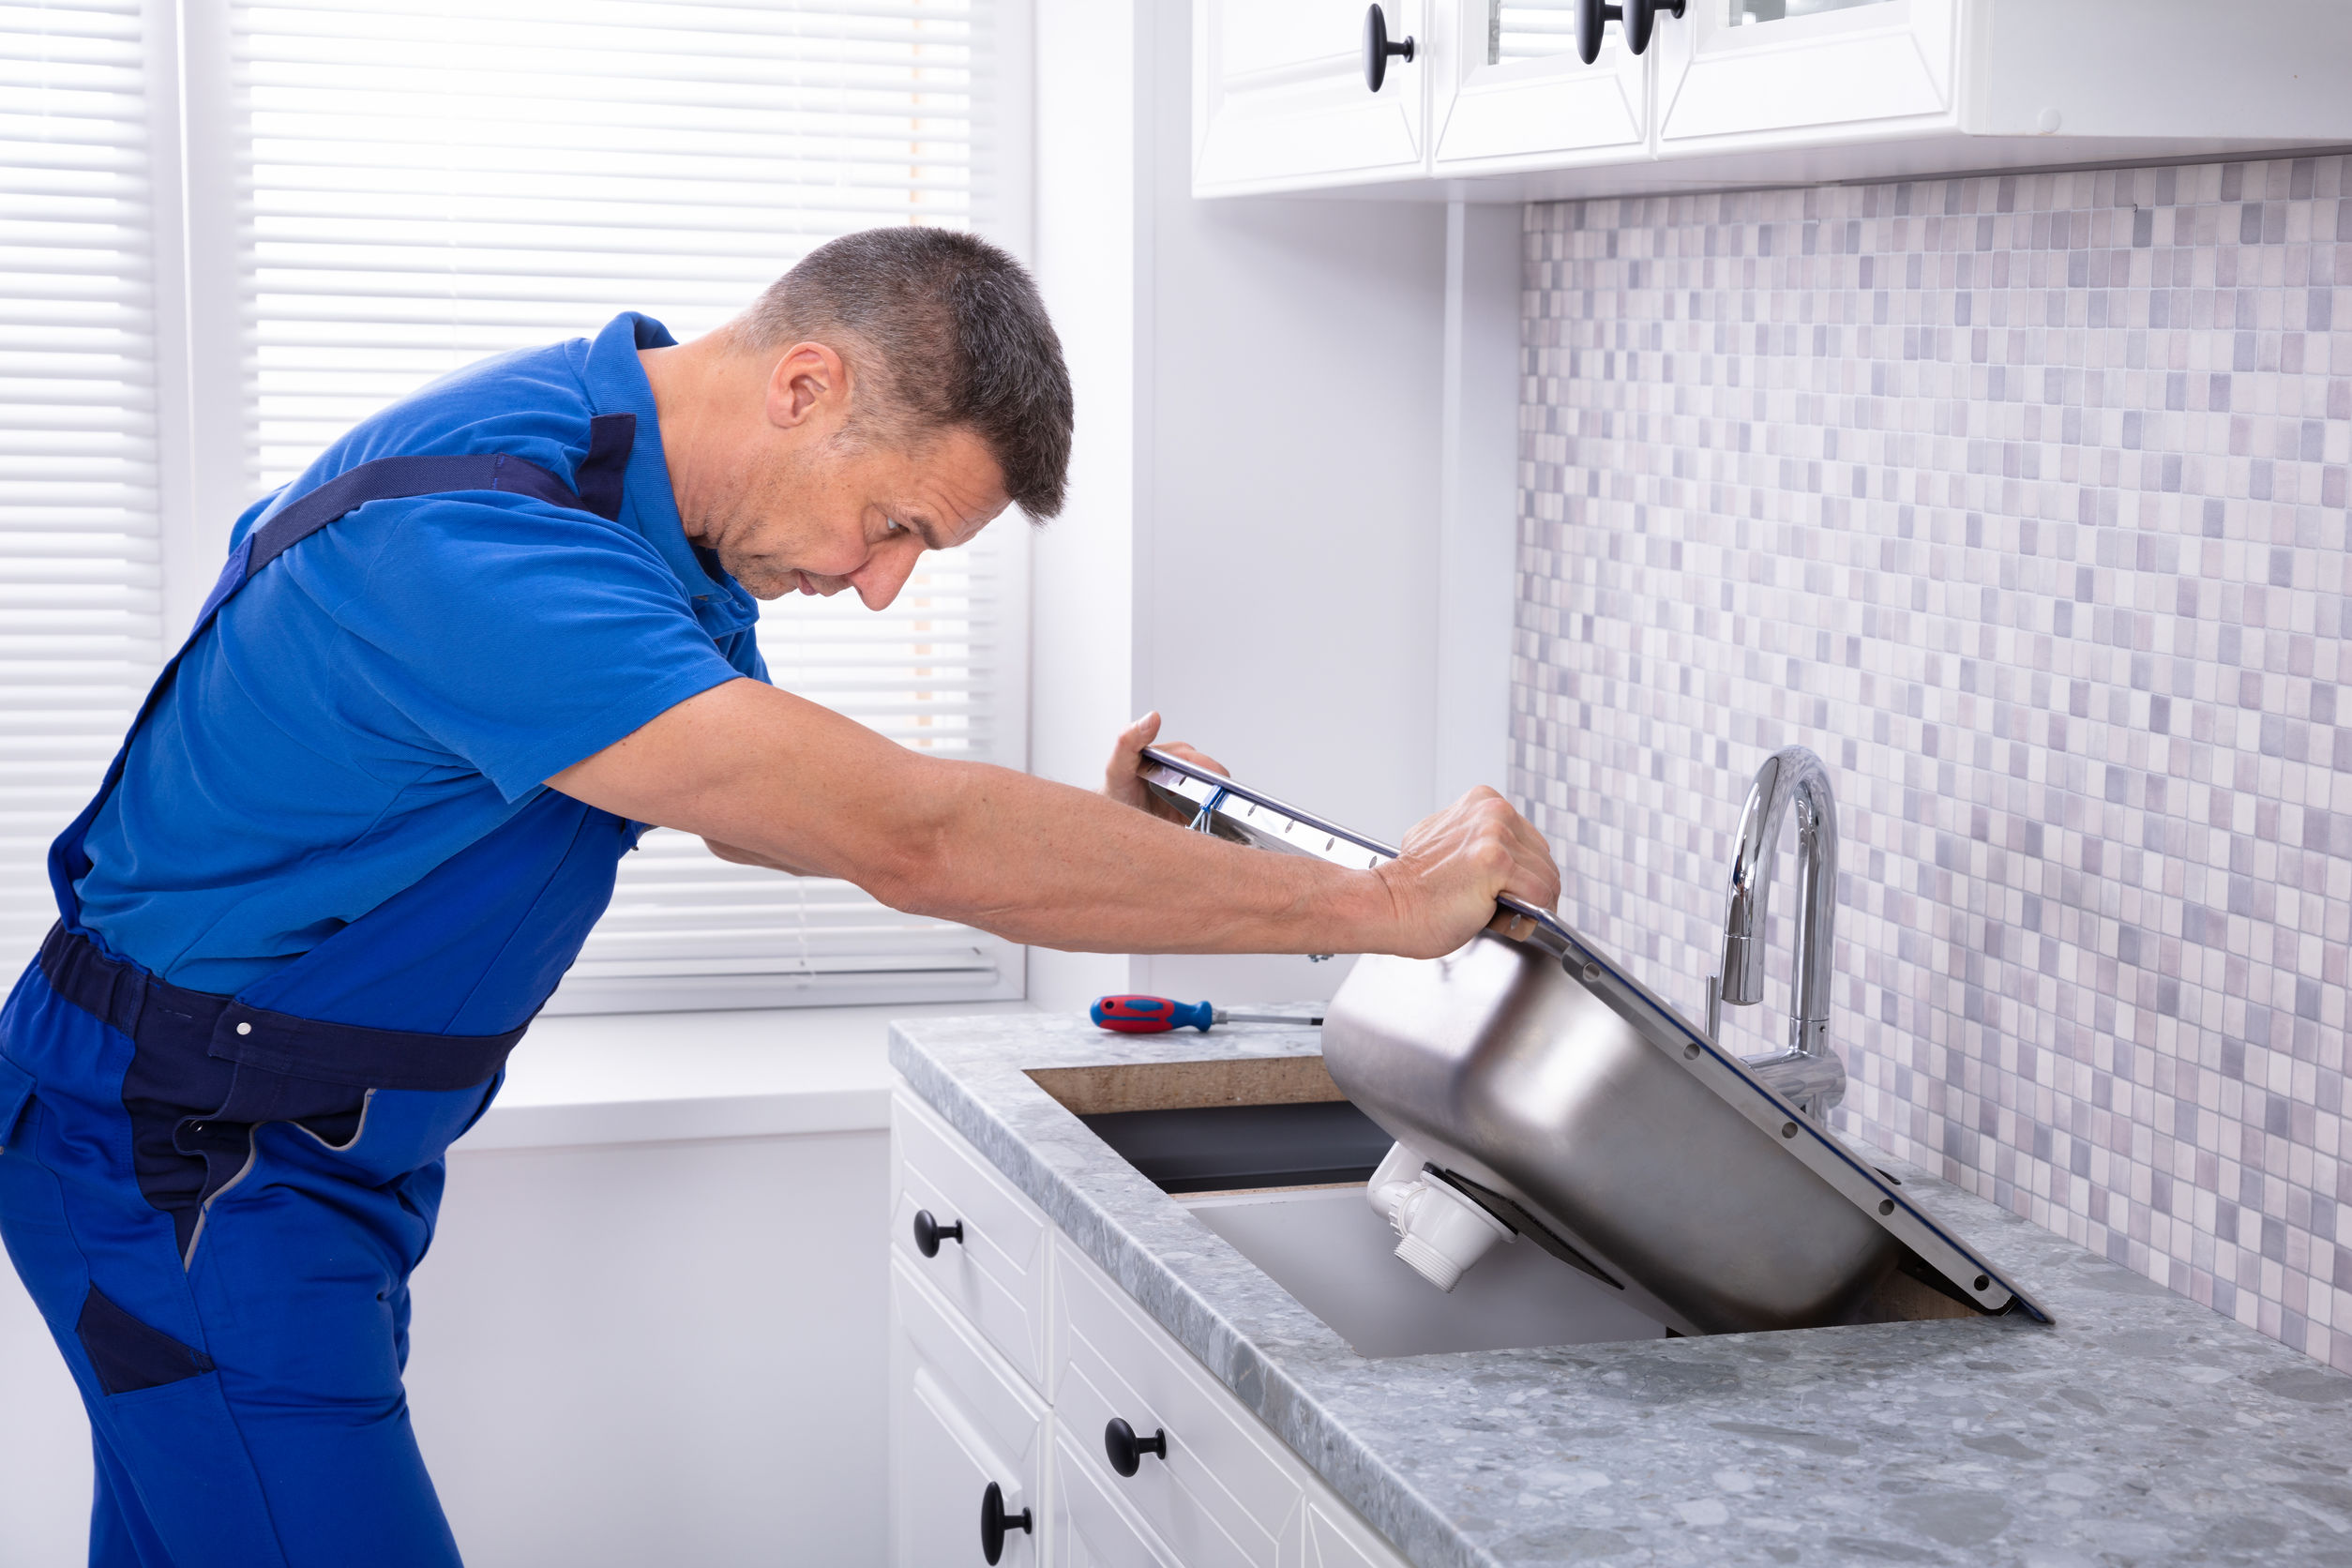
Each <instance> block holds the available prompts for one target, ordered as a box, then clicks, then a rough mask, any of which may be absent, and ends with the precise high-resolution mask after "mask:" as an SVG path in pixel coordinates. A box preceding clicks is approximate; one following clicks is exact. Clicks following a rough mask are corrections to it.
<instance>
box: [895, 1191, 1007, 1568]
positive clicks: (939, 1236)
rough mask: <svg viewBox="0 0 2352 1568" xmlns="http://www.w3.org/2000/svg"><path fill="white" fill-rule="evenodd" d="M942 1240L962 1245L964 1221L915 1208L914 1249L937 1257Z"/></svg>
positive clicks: (927, 1256)
mask: <svg viewBox="0 0 2352 1568" xmlns="http://www.w3.org/2000/svg"><path fill="white" fill-rule="evenodd" d="M942 1242H954V1243H955V1244H957V1246H961V1245H963V1242H964V1222H963V1221H962V1220H957V1222H956V1223H955V1224H953V1225H942V1224H941V1223H940V1222H939V1221H937V1220H935V1219H933V1218H932V1217H931V1211H930V1210H928V1209H917V1210H916V1211H915V1212H914V1250H915V1251H917V1252H919V1253H921V1254H922V1255H923V1256H924V1257H926V1258H937V1257H938V1256H939V1244H940V1243H942ZM988 1560H989V1561H990V1562H994V1561H995V1560H996V1559H994V1558H990V1559H988Z"/></svg>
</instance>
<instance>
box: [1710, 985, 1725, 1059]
mask: <svg viewBox="0 0 2352 1568" xmlns="http://www.w3.org/2000/svg"><path fill="white" fill-rule="evenodd" d="M1707 1043H1708V1044H1709V1045H1711V1046H1712V1045H1720V1044H1722V1043H1723V976H1722V975H1721V974H1711V975H1709V976H1708V977H1707Z"/></svg>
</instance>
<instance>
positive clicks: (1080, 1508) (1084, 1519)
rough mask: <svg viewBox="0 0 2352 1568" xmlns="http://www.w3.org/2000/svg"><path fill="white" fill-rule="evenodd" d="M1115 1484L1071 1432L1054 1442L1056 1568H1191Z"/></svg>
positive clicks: (1054, 1542) (1054, 1563) (1053, 1550)
mask: <svg viewBox="0 0 2352 1568" xmlns="http://www.w3.org/2000/svg"><path fill="white" fill-rule="evenodd" d="M1114 1485H1118V1483H1117V1481H1116V1480H1115V1479H1114V1478H1113V1477H1112V1476H1111V1475H1110V1474H1109V1473H1108V1471H1106V1470H1104V1469H1103V1467H1102V1465H1101V1464H1100V1463H1099V1462H1096V1463H1093V1464H1090V1463H1088V1462H1087V1458H1086V1455H1084V1454H1082V1453H1080V1452H1079V1451H1078V1448H1077V1447H1076V1446H1075V1445H1074V1442H1073V1439H1072V1435H1071V1434H1070V1433H1068V1432H1063V1433H1062V1434H1060V1435H1059V1436H1057V1437H1056V1438H1055V1439H1054V1442H1053V1545H1052V1547H1051V1550H1052V1552H1053V1559H1052V1562H1053V1568H1188V1565H1187V1564H1184V1563H1181V1562H1179V1561H1177V1560H1176V1559H1174V1558H1172V1557H1170V1556H1169V1555H1168V1551H1167V1549H1166V1548H1165V1547H1163V1546H1161V1545H1160V1544H1159V1543H1158V1542H1156V1541H1154V1540H1153V1539H1152V1532H1151V1531H1150V1530H1146V1529H1144V1528H1143V1526H1142V1524H1141V1523H1139V1522H1138V1520H1137V1519H1136V1517H1135V1515H1132V1514H1130V1513H1129V1512H1128V1511H1127V1509H1126V1506H1125V1505H1124V1504H1123V1503H1122V1502H1120V1501H1119V1500H1117V1499H1116V1498H1114V1497H1113V1496H1112V1495H1111V1490H1110V1488H1111V1487H1112V1486H1114ZM1349 1568H1353V1565H1352V1564H1350V1565H1349Z"/></svg>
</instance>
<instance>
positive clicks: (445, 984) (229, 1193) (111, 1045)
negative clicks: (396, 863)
mask: <svg viewBox="0 0 2352 1568" xmlns="http://www.w3.org/2000/svg"><path fill="white" fill-rule="evenodd" d="M634 437H635V422H634V418H633V416H631V415H602V416H599V417H597V418H596V419H595V420H594V421H592V424H591V434H590V442H589V449H588V455H587V457H586V459H585V460H583V461H582V462H581V463H580V467H579V469H578V471H577V473H576V474H575V475H574V479H575V482H576V484H577V490H574V488H573V487H572V486H567V485H566V484H565V483H564V482H563V481H562V480H560V479H558V478H556V477H555V476H554V475H551V474H550V473H548V472H547V471H545V470H544V469H541V468H538V467H535V466H534V465H533V464H531V463H529V462H527V461H524V460H521V459H519V458H513V457H500V456H462V457H408V458H397V457H396V458H385V459H380V460H376V461H373V462H369V463H363V464H361V465H360V466H358V467H355V468H353V469H351V470H349V471H347V472H346V473H344V474H342V475H339V476H338V477H336V478H334V479H330V480H328V481H327V482H325V483H324V484H322V485H320V486H318V487H317V488H316V489H314V490H310V491H309V493H307V494H305V495H303V496H301V497H299V498H298V499H296V500H294V501H293V502H292V503H291V504H288V505H284V506H283V507H282V508H281V509H280V510H279V512H278V513H277V514H276V515H275V516H274V517H272V518H270V519H269V520H267V521H266V522H264V523H263V524H262V525H261V526H260V527H258V528H257V529H255V530H254V532H252V533H251V534H250V535H248V536H247V538H246V539H245V540H244V541H243V542H242V543H241V544H240V545H239V546H238V548H237V549H236V550H234V552H233V553H232V555H231V557H230V559H229V563H228V566H227V568H226V570H224V571H223V573H222V574H221V578H220V580H219V584H218V585H216V586H215V588H214V589H213V592H212V596H211V597H210V598H209V599H208V600H207V601H206V603H205V605H204V610H203V611H201V612H200V614H199V615H198V617H197V622H196V627H195V630H194V631H192V632H191V633H190V634H189V637H188V644H187V645H184V646H183V647H182V649H181V652H180V653H179V654H178V655H175V656H173V661H172V663H171V664H169V665H167V666H166V667H165V668H164V671H163V673H162V675H161V677H160V678H159V679H158V681H157V683H156V686H155V688H154V690H153V691H152V692H150V693H149V695H148V697H147V701H146V703H145V705H144V706H143V708H142V709H141V712H140V716H139V718H138V720H137V721H135V722H134V723H133V725H132V729H131V734H132V735H136V734H137V733H138V732H139V727H140V725H141V724H143V723H144V722H145V721H146V719H147V717H148V716H149V715H150V714H152V713H153V712H154V711H155V708H156V705H157V703H158V701H159V700H160V699H161V697H162V695H163V693H164V692H165V690H166V688H167V687H169V686H170V685H171V682H172V679H173V671H175V670H176V669H177V668H178V665H179V662H180V660H181V658H183V657H185V656H187V653H188V647H190V646H193V645H194V643H195V642H196V640H197V639H198V638H200V637H202V636H204V632H205V629H206V627H207V626H210V625H211V623H212V621H213V619H214V617H215V616H216V615H217V614H218V613H219V609H220V607H221V606H222V605H223V604H224V603H226V602H227V601H228V600H229V599H230V598H231V597H233V596H234V595H236V593H237V592H238V591H239V590H240V589H242V588H243V587H244V586H245V585H246V584H247V583H249V582H250V581H251V580H253V578H254V576H255V575H256V574H257V573H260V572H262V571H264V570H265V569H266V568H267V567H268V565H269V564H270V563H271V562H272V561H273V560H275V559H276V558H277V557H278V556H279V554H280V553H282V552H283V551H285V550H288V549H291V548H294V547H295V546H297V545H298V544H299V542H300V541H301V540H302V539H304V538H306V537H308V536H309V535H311V534H314V533H315V532H317V531H318V530H319V529H322V528H324V527H327V526H329V525H330V524H332V523H333V522H335V521H336V520H338V519H339V518H340V517H342V516H343V515H345V514H346V513H348V512H350V511H352V510H353V509H354V508H356V507H357V506H359V505H362V504H364V503H366V502H369V501H371V500H379V499H388V498H393V497H403V496H418V495H438V494H445V493H451V492H464V491H482V490H507V491H521V492H523V493H526V494H529V495H532V496H535V497H537V498H538V499H540V500H543V501H546V502H549V503H550V504H551V505H560V506H565V507H573V508H581V509H585V510H590V511H594V512H596V513H597V514H598V515H599V516H601V517H604V518H607V519H610V518H612V517H614V516H615V515H616V514H617V512H618V509H619V506H620V500H621V474H622V472H623V469H624V467H625V466H626V460H627V456H628V452H629V449H630V446H631V445H632V444H633V441H634ZM129 746H130V741H129V738H128V737H126V739H125V741H124V747H123V751H122V752H121V753H118V754H117V755H116V757H115V760H114V763H113V767H112V769H110V771H109V772H108V774H107V776H106V780H105V782H104V784H102V785H101V786H100V788H99V790H98V796H97V798H96V799H94V800H93V801H92V802H91V803H90V805H89V807H87V808H85V809H84V810H83V813H82V815H81V816H80V818H78V819H77V820H76V821H75V822H74V823H73V824H72V826H70V827H68V829H67V830H66V832H65V834H64V835H63V836H62V837H59V838H58V840H57V841H56V844H55V845H54V847H53V849H52V851H51V852H50V877H51V881H52V882H53V885H54V887H55V890H56V894H57V901H58V907H59V911H60V918H59V921H58V924H57V926H56V927H54V928H53V930H52V932H51V934H50V936H49V938H48V940H47V942H44V943H43V945H42V948H41V952H40V955H39V957H38V959H37V961H36V962H35V963H34V964H33V965H32V966H31V967H30V968H28V969H27V971H26V972H25V973H24V975H23V979H22V980H20V981H19V983H18V985H17V987H16V989H15V991H14V992H13V993H12V994H11V995H10V997H9V999H8V1004H7V1008H6V1011H5V1013H0V1235H5V1237H6V1240H7V1244H8V1252H9V1254H10V1256H11V1258H12V1259H13V1260H14V1261H15V1264H16V1267H17V1270H18V1272H19V1274H21V1275H22V1276H23V1279H24V1281H25V1283H26V1285H27V1287H28V1288H29V1289H30V1290H31V1291H32V1294H33V1296H34V1299H35V1301H36V1302H37V1304H38V1306H39V1308H40V1311H41V1314H42V1316H43V1317H44V1318H45V1319H47V1320H48V1323H49V1326H50V1329H51V1332H52V1333H53V1334H54V1335H55V1337H56V1340H57V1344H58V1346H59V1348H60V1349H62V1350H63V1351H64V1352H65V1356H66V1360H67V1362H68V1364H69V1365H70V1366H71V1368H72V1371H73V1376H74V1379H75V1380H76V1381H77V1382H78V1383H79V1384H80V1386H81V1390H82V1395H83V1400H84V1401H85V1402H86V1404H87V1406H88V1409H89V1414H90V1424H91V1427H92V1430H93V1433H94V1436H95V1446H96V1453H97V1470H98V1478H97V1495H96V1503H95V1507H94V1510H93V1515H92V1524H91V1545H90V1560H91V1562H92V1563H93V1564H98V1565H102V1568H129V1565H134V1564H135V1565H138V1568H161V1565H166V1564H168V1565H171V1568H268V1565H275V1564H286V1565H291V1568H309V1565H312V1564H320V1565H324V1564H334V1565H337V1568H367V1565H371V1564H384V1565H386V1568H391V1565H395V1564H397V1565H400V1568H429V1565H442V1564H455V1563H456V1562H458V1560H459V1558H458V1550H457V1545H456V1543H455V1542H454V1540H453V1539H452V1538H451V1536H450V1533H449V1528H448V1525H447V1523H446V1522H445V1519H444V1517H443V1515H442V1512H441V1507H440V1504H439V1502H438V1500H436V1498H435V1497H434V1494H433V1489H432V1483H431V1481H430V1479H429V1478H428V1477H427V1475H426V1473H425V1468H424V1464H423V1461H422V1460H421V1458H420V1457H419V1455H418V1453H417V1448H416V1442H415V1437H414V1435H413V1434H412V1432H411V1429H410V1425H409V1419H408V1410H407V1405H406V1403H405V1400H404V1397H403V1395H402V1391H401V1385H400V1374H401V1369H402V1366H403V1364H404V1363H405V1361H406V1358H407V1328H408V1313H409V1297H408V1284H407V1281H408V1276H409V1273H410V1271H411V1270H412V1269H413V1268H414V1267H415V1265H416V1263H417V1262H418V1260H419V1259H421V1258H422V1257H423V1256H424V1252H425V1248H426V1244H427V1243H428V1242H429V1241H430V1237H431V1233H432V1225H433V1217H434V1214H435V1212H436V1209H437V1207H438V1204H439V1201H440V1198H441V1188H442V1179H443V1159H442V1156H443V1153H444V1152H445V1150H446V1149H447V1147H448V1145H449V1143H450V1141H451V1140H452V1139H453V1138H456V1137H457V1136H458V1135H459V1134H460V1133H461V1132H463V1131H464V1130H465V1129H466V1128H467V1127H468V1126H469V1125H471V1124H472V1123H473V1122H474V1121H475V1119H476V1118H477V1117H479V1116H480V1115H481V1114H482V1112H483V1111H484V1110H485V1109H486V1108H488V1107H489V1105H490V1099H491V1097H492V1096H493V1095H494V1094H495V1093H497V1090H498V1084H499V1081H500V1078H501V1076H502V1074H503V1071H504V1064H505V1058H506V1053H507V1051H508V1050H509V1049H510V1048H512V1047H513V1045H514V1043H515V1042H516V1040H518V1039H519V1038H520V1036H521V1033H522V1032H523V1030H524V1028H525V1027H526V1026H527V1025H528V1024H529V1022H530V1020H531V1018H532V1017H533V1015H534V1014H535V1013H536V1012H537V1011H538V1009H539V1007H540V1005H541V1004H542V1003H544V1002H545V1001H546V1000H547V997H548V995H549V993H550V992H551V991H552V990H553V989H554V988H555V985H556V983H557V981H559V980H560V979H561V978H562V977H563V974H564V972H565V969H566V968H567V967H568V966H569V965H570V963H571V961H572V959H573V957H575V956H576V955H577V954H578V952H579V950H580V943H581V942H582V941H583V940H584V939H585V938H586V936H587V933H588V930H589V927H591V926H593V925H594V924H595V923H596V917H597V916H598V915H599V914H600V913H602V912H603V910H604V906H605V904H606V903H607V901H608V900H609V899H610V897H611V889H612V882H613V874H614V868H615V867H616V865H617V863H618V861H619V859H620V857H621V855H622V854H623V853H624V852H626V851H627V850H628V849H629V848H630V847H631V845H632V844H633V843H634V842H635V838H636V834H637V831H638V830H637V827H636V825H635V824H632V823H630V822H625V821H623V820H622V819H620V818H618V817H615V816H612V815H611V814H610V813H608V812H604V811H600V810H597V809H596V808H594V807H589V806H585V805H582V804H581V803H580V802H579V801H576V800H573V799H571V798H569V797H567V796H565V795H562V794H559V793H557V792H553V791H546V792H541V793H540V794H539V795H538V796H537V797H536V798H535V800H533V801H531V803H530V804H528V805H527V806H525V807H523V808H522V809H521V810H520V812H518V813H517V814H516V815H515V816H514V817H513V818H512V819H511V820H510V821H508V822H506V823H505V825H504V826H503V827H501V828H499V829H497V830H496V831H494V832H492V833H490V835H489V836H488V837H484V838H481V839H479V840H478V841H476V842H475V844H474V845H473V846H472V847H470V848H468V849H466V850H464V851H463V852H460V853H459V854H457V855H455V856H454V857H453V858H451V859H449V860H447V861H445V862H444V863H443V864H442V865H441V866H439V867H437V868H436V869H434V870H433V871H432V872H431V873H430V874H429V875H427V876H426V877H425V878H424V879H423V880H422V881H420V882H416V883H415V885H413V886H411V887H409V888H408V889H407V890H406V891H405V892H402V893H400V894H398V895H396V896H395V897H391V898H390V899H388V900H386V901H384V903H382V904H380V905H378V906H377V907H376V908H375V909H374V910H373V911H371V912H369V913H367V914H365V915H364V916H362V917H361V918H359V919H356V920H354V921H353V922H351V923H350V924H349V925H346V926H344V927H341V929H339V930H338V931H336V932H335V933H334V934H333V935H331V936H329V937H327V938H326V939H325V940H324V942H320V943H319V945H318V946H316V947H315V948H313V949H311V950H310V951H309V953H308V954H307V955H305V956H303V957H298V958H296V959H294V961H293V962H291V963H289V964H287V965H285V966H284V967H282V968H279V969H277V970H275V971H273V972H270V973H269V974H267V975H266V976H265V977H264V978H262V979H261V980H259V981H257V982H256V983H254V984H252V985H249V986H248V987H246V988H243V989H241V990H240V991H238V993H237V994H236V995H234V996H233V997H223V996H215V995H208V994H204V993H202V992H198V991H192V990H188V989H185V988H180V987H177V986H173V985H170V984H167V983H166V982H164V981H163V980H161V979H159V978H158V977H157V976H155V975H154V974H151V973H149V972H147V971H145V970H143V969H142V968H140V967H139V966H137V965H136V964H133V963H130V962H128V961H127V960H125V959H122V958H120V957H116V956H114V955H113V954H112V953H110V952H108V951H107V950H106V948H105V946H104V944H103V942H100V941H99V940H98V939H97V938H96V936H95V934H94V933H93V932H91V931H89V930H88V929H86V928H85V927H83V925H82V922H81V919H80V914H79V909H78V905H77V901H76V896H75V892H74V884H75V882H76V881H77V880H78V879H80V878H81V877H82V876H83V874H84V873H86V872H87V871H88V870H89V869H90V862H89V859H88V858H87V856H86V855H85V854H84V853H83V837H84V835H85V834H86V833H87V831H88V830H89V827H90V824H91V822H93V821H94V820H95V819H96V818H97V816H98V811H99V808H100V807H102V806H103V805H104V804H105V802H106V800H107V798H108V796H109V795H110V794H111V793H112V792H113V790H114V788H115V785H116V783H117V782H118V780H119V779H120V778H121V776H122V773H123V767H124V759H125V756H126V755H127V754H128V750H129Z"/></svg>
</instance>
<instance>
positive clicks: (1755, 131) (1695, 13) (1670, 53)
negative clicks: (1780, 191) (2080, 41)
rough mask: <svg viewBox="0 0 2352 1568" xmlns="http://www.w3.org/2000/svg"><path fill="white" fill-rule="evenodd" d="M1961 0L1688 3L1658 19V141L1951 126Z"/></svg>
mask: <svg viewBox="0 0 2352 1568" xmlns="http://www.w3.org/2000/svg"><path fill="white" fill-rule="evenodd" d="M2046 3H2049V4H2057V5H2064V4H2067V3H2069V0H2046ZM1960 4H1961V0H1687V3H1686V5H1685V6H1684V8H1683V14H1682V16H1681V17H1680V18H1667V19H1663V20H1662V21H1661V23H1660V25H1659V28H1658V43H1657V50H1658V99H1657V133H1658V150H1659V151H1660V152H1661V153H1665V154H1668V155H1672V154H1678V153H1682V152H1689V151H1703V150H1707V149H1709V148H1711V147H1719V146H1724V145H1726V144H1728V145H1730V146H1734V147H1752V146H1756V145H1757V144H1759V143H1770V142H1772V141H1775V140H1777V141H1780V142H1783V143H1799V144H1803V143H1823V142H1835V141H1847V140H1851V139H1854V138H1856V137H1883V136H1888V135H1891V134H1900V133H1901V132H1902V131H1903V130H1904V129H1906V128H1916V129H1922V130H1931V131H1932V130H1937V129H1942V128H1947V127H1950V126H1952V125H1954V124H1956V123H1957V122H1956V109H1957V102H1956V98H1955V88H1956V82H1955V78H1956V76H1957V74H1958V72H1957V66H1958V45H1959V17H1958V12H1959V10H1960Z"/></svg>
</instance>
